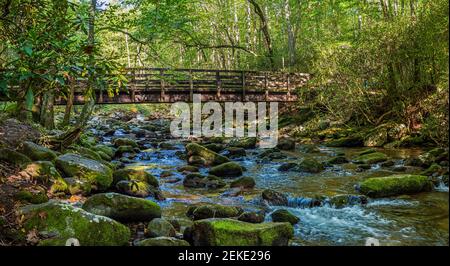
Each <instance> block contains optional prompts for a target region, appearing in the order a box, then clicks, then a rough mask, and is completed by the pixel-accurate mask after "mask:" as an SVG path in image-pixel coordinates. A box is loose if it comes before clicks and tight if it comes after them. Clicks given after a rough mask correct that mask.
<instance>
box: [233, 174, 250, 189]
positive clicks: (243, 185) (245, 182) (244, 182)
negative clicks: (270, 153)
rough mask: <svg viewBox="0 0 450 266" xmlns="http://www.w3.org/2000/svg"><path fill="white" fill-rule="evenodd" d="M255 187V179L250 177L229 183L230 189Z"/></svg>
mask: <svg viewBox="0 0 450 266" xmlns="http://www.w3.org/2000/svg"><path fill="white" fill-rule="evenodd" d="M255 185H256V182H255V179H254V178H253V177H250V176H244V177H241V178H239V179H236V180H234V181H233V182H231V184H230V187H232V188H233V187H240V188H254V187H255Z"/></svg>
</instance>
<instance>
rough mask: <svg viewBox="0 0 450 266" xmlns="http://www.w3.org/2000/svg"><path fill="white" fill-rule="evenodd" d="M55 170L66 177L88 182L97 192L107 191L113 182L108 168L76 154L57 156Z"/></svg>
mask: <svg viewBox="0 0 450 266" xmlns="http://www.w3.org/2000/svg"><path fill="white" fill-rule="evenodd" d="M56 168H58V169H59V170H60V171H62V172H63V173H64V175H65V176H66V177H76V178H80V179H86V180H88V181H89V182H91V184H92V185H94V186H95V187H96V188H97V190H106V189H108V188H109V187H110V185H111V183H112V181H113V177H112V170H111V169H110V168H109V167H108V166H106V165H104V164H102V163H100V162H97V161H94V160H91V159H88V158H85V157H83V156H81V155H78V154H73V153H67V154H64V155H61V156H59V157H58V158H57V159H56Z"/></svg>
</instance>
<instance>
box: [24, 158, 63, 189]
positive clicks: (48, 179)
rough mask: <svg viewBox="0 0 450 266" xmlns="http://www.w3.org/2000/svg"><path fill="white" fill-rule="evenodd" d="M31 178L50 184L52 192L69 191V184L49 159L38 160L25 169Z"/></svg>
mask: <svg viewBox="0 0 450 266" xmlns="http://www.w3.org/2000/svg"><path fill="white" fill-rule="evenodd" d="M23 172H24V173H25V174H26V175H27V176H28V177H29V178H31V179H33V180H37V181H38V182H39V183H42V184H45V185H48V186H50V189H49V191H50V192H51V193H57V192H68V185H67V183H66V181H65V180H64V179H63V178H62V177H61V175H60V173H59V172H58V171H57V170H56V168H55V165H54V164H53V163H52V162H49V161H36V162H33V163H30V164H28V165H27V167H26V168H25V170H24V171H23Z"/></svg>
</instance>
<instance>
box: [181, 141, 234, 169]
mask: <svg viewBox="0 0 450 266" xmlns="http://www.w3.org/2000/svg"><path fill="white" fill-rule="evenodd" d="M186 150H187V152H188V157H191V156H199V157H201V158H203V159H204V160H205V164H206V165H219V164H223V163H226V162H229V161H230V160H229V159H228V158H227V157H225V156H222V155H220V154H218V153H216V152H214V151H212V150H209V149H207V148H205V147H203V146H201V145H199V144H196V143H189V144H188V145H186Z"/></svg>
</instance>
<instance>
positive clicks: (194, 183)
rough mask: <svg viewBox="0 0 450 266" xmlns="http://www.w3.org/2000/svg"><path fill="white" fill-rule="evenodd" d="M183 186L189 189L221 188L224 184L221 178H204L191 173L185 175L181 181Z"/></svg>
mask: <svg viewBox="0 0 450 266" xmlns="http://www.w3.org/2000/svg"><path fill="white" fill-rule="evenodd" d="M183 185H184V186H185V187H189V188H212V189H215V188H222V187H224V186H226V183H225V182H224V181H223V180H222V178H220V177H217V176H213V175H208V176H204V175H201V174H198V173H191V174H188V175H186V177H185V178H184V179H183Z"/></svg>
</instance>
